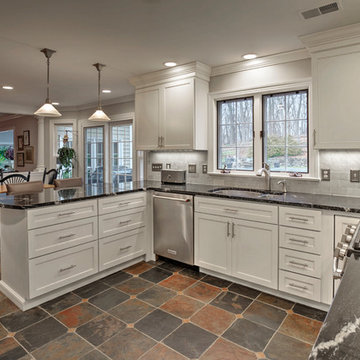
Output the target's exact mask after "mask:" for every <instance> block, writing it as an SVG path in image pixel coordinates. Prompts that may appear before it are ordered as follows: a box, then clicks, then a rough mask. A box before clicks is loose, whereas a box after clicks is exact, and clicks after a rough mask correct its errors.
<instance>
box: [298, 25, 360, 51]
mask: <svg viewBox="0 0 360 360" xmlns="http://www.w3.org/2000/svg"><path fill="white" fill-rule="evenodd" d="M299 38H300V40H301V41H302V42H303V44H304V45H305V46H306V48H307V49H308V50H309V52H310V53H312V54H313V53H316V52H320V51H326V50H330V49H336V48H341V47H345V46H350V45H357V44H360V23H356V24H352V25H347V26H343V27H339V28H335V29H330V30H326V31H321V32H318V33H313V34H309V35H303V36H299Z"/></svg>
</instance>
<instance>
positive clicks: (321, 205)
mask: <svg viewBox="0 0 360 360" xmlns="http://www.w3.org/2000/svg"><path fill="white" fill-rule="evenodd" d="M219 188H226V189H234V188H231V187H219V186H212V185H200V184H186V185H167V184H166V185H163V184H161V183H160V182H158V181H139V182H130V183H126V184H118V185H114V184H93V185H84V186H82V187H78V188H74V189H62V190H54V189H45V190H44V191H43V192H42V193H40V194H34V195H20V196H12V195H6V194H0V207H4V208H12V209H31V208H35V207H40V206H48V205H56V204H61V203H66V202H72V201H79V200H85V199H91V198H97V197H103V196H113V195H118V194H123V193H129V192H134V191H143V190H156V191H165V192H175V193H182V194H191V195H201V196H212V197H219V198H226V199H236V200H245V201H254V202H261V203H269V204H279V205H290V206H299V207H306V208H314V209H323V210H331V211H342V212H350V213H360V198H355V197H354V198H353V197H345V196H333V195H317V194H306V193H293V192H288V193H286V194H279V193H274V194H266V193H261V192H256V191H254V192H249V193H243V194H241V196H231V195H223V194H217V193H214V192H213V191H214V190H216V189H219Z"/></svg>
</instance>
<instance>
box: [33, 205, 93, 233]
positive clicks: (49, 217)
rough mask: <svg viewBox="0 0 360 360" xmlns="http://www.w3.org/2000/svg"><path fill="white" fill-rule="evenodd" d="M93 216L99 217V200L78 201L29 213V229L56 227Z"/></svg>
mask: <svg viewBox="0 0 360 360" xmlns="http://www.w3.org/2000/svg"><path fill="white" fill-rule="evenodd" d="M91 216H97V200H88V201H76V202H74V203H71V204H65V205H55V206H46V207H43V208H40V209H34V210H29V211H28V229H35V228H39V227H43V226H49V225H56V224H59V223H64V222H67V221H71V220H78V219H84V218H87V217H91Z"/></svg>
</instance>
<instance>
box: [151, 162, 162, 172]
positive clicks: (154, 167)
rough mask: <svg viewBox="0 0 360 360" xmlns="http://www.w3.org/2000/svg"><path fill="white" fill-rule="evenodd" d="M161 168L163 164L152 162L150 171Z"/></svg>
mask: <svg viewBox="0 0 360 360" xmlns="http://www.w3.org/2000/svg"><path fill="white" fill-rule="evenodd" d="M162 168H163V164H160V163H152V164H151V170H152V171H161V170H162Z"/></svg>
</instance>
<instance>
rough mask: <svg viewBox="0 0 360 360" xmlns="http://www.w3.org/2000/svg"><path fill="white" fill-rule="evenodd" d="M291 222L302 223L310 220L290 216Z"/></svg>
mask: <svg viewBox="0 0 360 360" xmlns="http://www.w3.org/2000/svg"><path fill="white" fill-rule="evenodd" d="M289 220H290V221H301V222H308V221H309V219H304V218H299V217H296V216H289Z"/></svg>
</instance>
